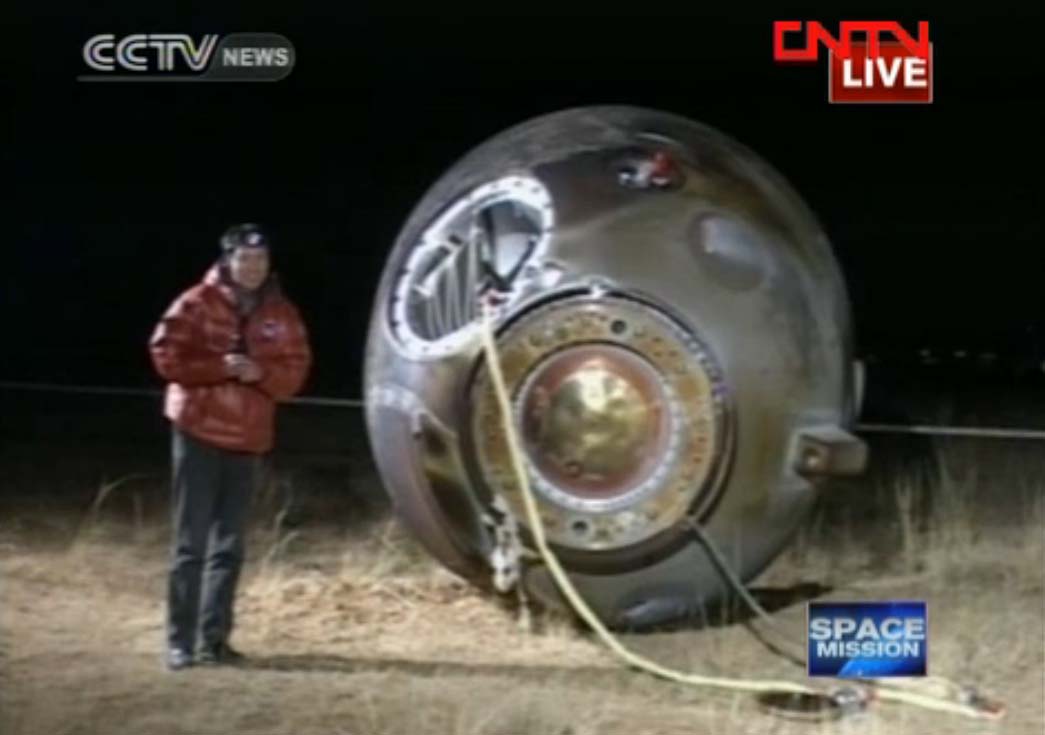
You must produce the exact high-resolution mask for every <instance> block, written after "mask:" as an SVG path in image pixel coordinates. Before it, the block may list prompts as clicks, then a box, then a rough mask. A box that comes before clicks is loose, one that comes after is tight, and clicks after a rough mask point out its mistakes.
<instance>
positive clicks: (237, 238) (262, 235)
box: [221, 223, 272, 255]
mask: <svg viewBox="0 0 1045 735" xmlns="http://www.w3.org/2000/svg"><path fill="white" fill-rule="evenodd" d="M271 247H272V243H271V242H270V241H269V236H268V234H267V233H266V232H265V231H264V230H263V229H261V227H260V226H259V225H255V224H251V223H247V224H242V225H233V226H232V227H230V228H229V229H227V230H225V234H224V235H222V236H221V252H222V253H224V254H225V255H228V254H230V253H231V252H232V251H233V250H235V249H236V248H266V249H271Z"/></svg>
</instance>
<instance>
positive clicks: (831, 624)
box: [807, 602, 929, 678]
mask: <svg viewBox="0 0 1045 735" xmlns="http://www.w3.org/2000/svg"><path fill="white" fill-rule="evenodd" d="M807 615H808V649H809V650H808V660H807V669H808V673H809V675H810V676H833V677H840V678H850V677H879V676H925V674H926V661H927V660H928V656H927V644H928V635H929V625H928V618H927V613H926V605H925V603H924V602H844V603H835V602H811V603H809V607H808V610H807Z"/></svg>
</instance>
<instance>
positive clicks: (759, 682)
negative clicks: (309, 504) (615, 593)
mask: <svg viewBox="0 0 1045 735" xmlns="http://www.w3.org/2000/svg"><path fill="white" fill-rule="evenodd" d="M481 311H482V317H481V326H482V328H481V330H480V332H481V334H482V340H483V352H484V354H485V357H486V364H487V367H488V368H489V371H490V376H491V379H492V381H493V388H494V393H495V394H496V396H497V403H498V406H499V408H500V412H501V422H502V425H503V427H504V432H505V439H506V440H507V442H508V452H509V455H510V456H511V460H512V468H513V470H514V471H515V475H516V478H517V479H518V482H519V487H520V489H521V490H522V497H523V503H524V505H525V507H526V517H527V520H528V522H529V526H530V531H531V533H532V534H533V540H534V543H535V544H536V546H537V551H538V553H539V554H540V555H541V559H542V560H543V561H544V563H545V564H546V565H547V567H548V570H549V571H550V572H551V574H552V578H553V579H554V580H555V583H556V585H558V587H559V590H560V592H562V594H563V596H564V597H565V598H566V600H567V601H568V602H569V603H570V606H571V607H572V608H573V610H574V611H575V612H576V613H577V615H579V616H580V618H581V619H582V620H584V622H585V623H587V624H588V626H589V627H590V628H591V629H592V630H593V631H595V634H596V635H597V636H598V637H599V639H600V640H602V642H603V643H605V644H606V646H608V647H609V649H610V650H611V651H613V652H614V653H615V654H617V656H619V657H620V658H621V659H623V660H624V661H625V662H627V663H628V664H630V665H631V666H634V667H635V668H637V669H641V670H643V671H647V672H649V673H651V674H654V675H656V676H659V677H661V678H664V679H668V680H670V681H675V682H679V683H682V684H690V685H693V686H706V687H718V688H721V689H732V690H740V691H748V692H792V693H795V694H814V695H827V693H826V692H824V691H822V690H821V689H816V688H814V687H811V686H808V685H804V684H798V683H795V682H791V681H774V680H770V679H734V678H728V677H721V676H701V675H699V674H690V673H686V672H683V671H677V670H674V669H670V668H668V667H666V666H661V665H660V664H658V663H657V662H656V661H652V660H650V659H648V658H645V657H644V656H640V655H639V654H637V653H635V652H633V651H630V650H628V649H627V648H625V647H624V645H623V644H622V643H621V642H620V641H619V640H618V639H617V638H616V637H615V636H614V635H613V634H612V633H611V632H610V631H609V630H608V629H607V628H606V626H604V625H603V624H602V621H601V620H599V618H598V616H596V615H595V613H594V612H592V610H591V608H590V607H588V605H587V603H585V602H584V600H583V598H581V596H580V594H578V592H577V590H576V588H575V587H574V586H573V582H572V581H571V580H570V578H569V576H568V575H567V574H566V572H565V570H564V569H563V568H562V566H561V565H560V564H559V560H558V558H557V557H556V556H555V554H554V552H552V550H551V548H550V547H549V546H548V543H547V541H546V539H545V536H544V525H543V523H542V522H541V517H540V513H538V511H537V504H536V502H535V501H534V498H533V492H532V491H531V489H530V477H529V473H528V472H527V471H526V468H525V466H524V464H523V459H522V448H521V446H520V443H519V438H518V435H517V434H516V431H515V426H514V424H513V422H512V409H511V402H510V400H509V396H508V389H507V387H506V385H505V382H504V374H503V373H502V372H501V364H500V356H499V354H498V351H497V344H496V342H495V340H494V333H493V325H492V323H491V320H490V314H489V307H488V306H487V305H486V304H485V303H484V304H483V308H482V310H481ZM875 683H878V682H875ZM876 698H877V699H881V700H892V701H897V702H906V703H908V704H913V705H916V706H919V707H924V708H927V709H933V710H939V711H943V712H954V713H958V714H963V715H966V716H970V717H976V718H986V719H997V718H999V717H1001V715H1002V713H1001V712H998V713H996V714H995V713H988V712H985V711H983V710H981V709H977V708H975V707H972V706H969V705H964V704H958V703H956V702H950V701H947V700H943V699H939V698H936V697H929V696H926V695H921V694H914V693H911V692H904V691H897V690H892V689H890V690H881V691H877V692H876Z"/></svg>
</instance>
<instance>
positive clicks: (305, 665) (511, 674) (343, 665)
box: [239, 653, 626, 689]
mask: <svg viewBox="0 0 1045 735" xmlns="http://www.w3.org/2000/svg"><path fill="white" fill-rule="evenodd" d="M239 668H241V669H246V670H254V671H284V672H302V671H306V672H310V673H340V674H379V673H389V672H392V673H400V674H409V675H411V676H418V677H429V678H435V677H438V678H444V677H474V676H483V677H490V676H493V677H505V678H512V679H519V678H525V679H527V680H532V681H534V682H546V681H548V679H549V678H552V677H555V676H570V677H574V676H577V675H579V674H583V677H578V680H583V681H584V682H586V683H587V684H588V685H590V686H591V688H593V689H598V688H602V687H605V686H606V685H607V684H610V683H616V682H619V681H620V680H621V677H622V676H623V675H625V674H626V672H622V670H621V669H618V668H615V667H595V666H581V667H563V666H541V665H518V664H487V663H459V662H454V661H417V660H412V659H403V658H357V657H347V656H336V655H332V654H317V653H302V654H283V655H275V656H251V657H249V658H248V659H246V660H245V661H244V662H243V664H241V665H240V667H239Z"/></svg>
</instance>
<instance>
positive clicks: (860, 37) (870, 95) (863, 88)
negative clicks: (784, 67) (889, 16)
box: [773, 20, 933, 104]
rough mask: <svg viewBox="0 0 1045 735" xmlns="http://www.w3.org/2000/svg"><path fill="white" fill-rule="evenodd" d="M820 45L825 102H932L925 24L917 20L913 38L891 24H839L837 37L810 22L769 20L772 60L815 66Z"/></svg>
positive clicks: (874, 22) (901, 28) (819, 25)
mask: <svg viewBox="0 0 1045 735" xmlns="http://www.w3.org/2000/svg"><path fill="white" fill-rule="evenodd" d="M796 39H797V41H798V43H797V44H796V42H795V41H796ZM803 41H804V44H803V43H802V42H803ZM821 46H823V47H824V48H826V49H828V51H829V52H830V59H829V61H828V66H827V99H828V101H829V102H833V103H851V102H865V103H866V102H870V103H890V102H892V103H897V102H899V103H916V104H919V103H920V104H927V103H930V102H932V101H933V58H932V57H933V46H932V43H931V42H930V40H929V22H928V21H925V20H923V21H919V22H918V31H917V34H916V35H913V36H912V35H911V34H910V33H908V32H907V31H906V30H905V29H904V28H903V26H901V25H900V24H899V23H896V22H895V21H886V20H883V21H873V20H866V21H865V20H843V21H842V22H841V23H839V24H838V36H837V37H835V36H832V35H831V34H830V33H829V32H828V31H827V29H825V28H824V26H823V25H821V24H820V23H818V22H816V21H815V20H811V21H806V22H804V23H803V22H802V21H800V20H778V21H774V22H773V59H774V60H775V61H777V62H778V63H808V62H815V61H817V60H818V59H819V58H820V47H821Z"/></svg>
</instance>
